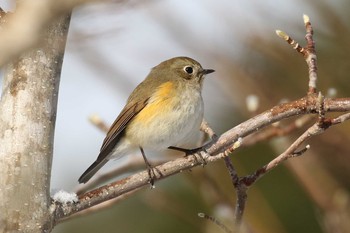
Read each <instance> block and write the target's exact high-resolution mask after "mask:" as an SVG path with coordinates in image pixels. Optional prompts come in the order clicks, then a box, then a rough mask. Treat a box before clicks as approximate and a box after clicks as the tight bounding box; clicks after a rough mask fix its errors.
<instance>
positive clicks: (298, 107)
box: [52, 95, 350, 220]
mask: <svg viewBox="0 0 350 233" xmlns="http://www.w3.org/2000/svg"><path fill="white" fill-rule="evenodd" d="M316 103H317V96H315V95H309V96H307V97H305V98H302V99H299V100H296V101H293V102H291V103H284V104H280V105H278V106H276V107H274V108H272V109H270V110H268V111H265V112H263V113H261V114H259V115H257V116H255V117H253V118H251V119H249V120H247V121H245V122H243V123H241V124H239V125H238V126H236V127H234V128H232V129H231V130H229V131H227V132H226V133H224V134H223V135H221V136H220V137H218V139H217V140H216V141H215V142H213V143H209V144H208V145H206V146H205V147H204V148H203V150H202V151H201V152H200V153H201V154H202V158H199V157H198V155H196V154H194V155H189V156H188V157H185V158H179V159H176V160H174V161H169V162H167V163H164V164H162V165H159V166H156V167H155V169H157V170H158V171H159V172H160V173H159V174H158V173H157V176H156V177H155V178H156V180H159V179H164V178H166V177H168V176H171V175H174V174H177V173H179V172H183V171H185V170H189V169H191V168H193V167H195V166H200V165H202V164H203V161H202V159H204V160H205V162H206V163H209V162H214V161H217V160H219V159H222V158H225V157H226V156H227V151H226V150H231V148H232V146H233V145H234V143H235V141H236V140H237V139H238V138H239V137H242V138H243V137H246V136H247V135H249V134H251V133H253V132H255V131H256V130H257V129H262V128H264V127H266V126H268V125H271V124H272V123H274V122H276V121H279V120H282V119H287V118H290V117H293V116H298V115H302V114H310V113H316V112H317V106H316ZM324 109H325V111H328V112H331V111H350V98H349V99H327V98H326V99H325V100H324ZM287 152H288V151H287ZM293 152H294V151H293ZM273 164H276V161H273V162H272V163H271V164H270V165H268V169H271V168H272V167H273V166H274V165H273ZM148 180H149V177H148V172H147V171H142V172H139V173H137V174H134V175H131V176H129V177H126V178H124V179H122V180H119V181H116V182H113V183H111V184H108V185H105V186H102V187H100V188H98V189H95V190H92V191H90V192H88V193H85V194H83V195H81V196H79V203H77V204H70V205H66V206H60V205H56V204H54V206H53V207H52V210H54V215H55V218H56V220H59V219H60V218H62V217H67V216H70V215H72V214H74V213H76V212H79V211H82V210H84V209H86V208H89V207H91V206H95V205H97V204H100V203H102V202H104V201H106V200H110V199H112V198H115V197H118V196H120V195H122V194H124V193H128V192H130V191H131V190H134V189H138V188H140V187H142V186H148V185H149V184H148Z"/></svg>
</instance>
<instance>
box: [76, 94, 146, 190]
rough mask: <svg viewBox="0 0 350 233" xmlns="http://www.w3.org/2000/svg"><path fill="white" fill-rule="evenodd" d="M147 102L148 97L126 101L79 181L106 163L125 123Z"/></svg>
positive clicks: (86, 178) (84, 181) (82, 180)
mask: <svg viewBox="0 0 350 233" xmlns="http://www.w3.org/2000/svg"><path fill="white" fill-rule="evenodd" d="M147 102H148V98H147V99H146V100H144V101H138V102H135V103H128V104H127V105H126V106H125V107H124V109H123V110H122V112H121V113H120V114H119V116H118V117H117V119H116V120H115V121H114V123H113V124H112V126H111V128H110V129H109V131H108V133H107V136H106V138H105V139H104V141H103V144H102V147H101V150H100V154H99V155H98V157H97V159H96V161H95V162H94V163H93V164H91V166H90V167H88V169H86V171H85V172H84V173H83V174H82V175H81V176H80V178H79V183H86V182H87V181H88V180H90V178H91V177H92V176H93V175H94V174H95V173H96V172H97V171H98V170H99V169H100V168H101V167H102V166H103V165H104V164H106V163H107V161H108V160H107V158H108V156H109V154H110V153H111V152H112V151H113V149H114V147H115V146H116V145H117V143H118V142H119V140H120V138H121V137H122V136H123V135H124V129H125V128H126V126H127V124H128V123H129V122H130V121H131V119H132V118H133V117H135V116H136V115H137V114H138V113H139V112H140V111H141V110H142V109H143V108H144V107H145V106H146V105H147Z"/></svg>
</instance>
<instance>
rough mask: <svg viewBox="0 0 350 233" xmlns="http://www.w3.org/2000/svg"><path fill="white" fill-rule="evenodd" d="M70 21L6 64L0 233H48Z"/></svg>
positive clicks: (0, 102)
mask: <svg viewBox="0 0 350 233" xmlns="http://www.w3.org/2000/svg"><path fill="white" fill-rule="evenodd" d="M69 21H70V16H66V17H62V18H60V19H58V20H56V21H55V22H54V23H53V24H52V25H51V26H50V27H49V28H48V30H47V33H46V34H45V35H43V38H44V40H43V41H42V43H41V45H40V46H39V48H37V49H33V50H32V51H29V52H27V53H25V54H23V55H22V56H21V57H20V58H19V59H18V60H17V61H14V62H13V63H11V64H9V65H7V67H6V69H5V77H4V80H3V90H2V95H1V99H0V200H1V201H0V232H45V231H50V230H51V227H52V226H51V225H52V223H51V222H50V210H49V206H50V202H51V201H50V178H51V162H52V152H53V138H54V128H55V121H56V109H57V97H58V85H59V80H60V73H61V66H62V61H63V54H64V45H65V41H66V35H67V31H68V25H69Z"/></svg>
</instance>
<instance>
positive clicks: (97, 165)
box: [78, 159, 108, 183]
mask: <svg viewBox="0 0 350 233" xmlns="http://www.w3.org/2000/svg"><path fill="white" fill-rule="evenodd" d="M107 162H108V159H103V160H98V159H97V160H96V161H95V162H94V163H93V164H91V166H90V167H89V168H88V169H86V171H85V172H84V173H83V174H82V175H81V176H80V178H79V180H78V181H79V183H86V182H88V181H89V180H90V179H91V177H92V176H93V175H95V173H96V172H97V171H98V170H100V168H101V167H102V166H103V165H105V164H106V163H107Z"/></svg>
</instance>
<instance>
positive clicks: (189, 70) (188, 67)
mask: <svg viewBox="0 0 350 233" xmlns="http://www.w3.org/2000/svg"><path fill="white" fill-rule="evenodd" d="M184 70H185V72H186V73H187V74H192V73H193V68H192V67H191V66H185V68H184Z"/></svg>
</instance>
